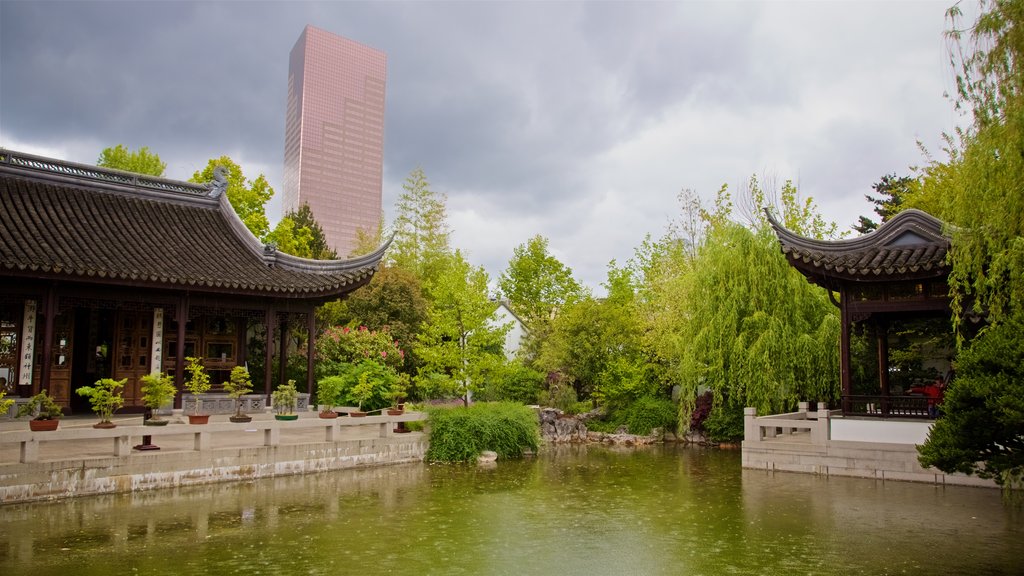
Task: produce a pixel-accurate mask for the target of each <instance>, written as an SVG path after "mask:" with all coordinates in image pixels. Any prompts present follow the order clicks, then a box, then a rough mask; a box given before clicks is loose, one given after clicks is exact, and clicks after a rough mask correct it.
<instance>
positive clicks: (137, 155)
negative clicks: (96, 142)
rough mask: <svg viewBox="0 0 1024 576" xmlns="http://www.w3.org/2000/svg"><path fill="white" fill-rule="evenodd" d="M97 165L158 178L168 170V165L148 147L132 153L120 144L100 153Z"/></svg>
mask: <svg viewBox="0 0 1024 576" xmlns="http://www.w3.org/2000/svg"><path fill="white" fill-rule="evenodd" d="M96 165H97V166H102V167H104V168H114V169H115V170H124V171H125V172H135V173H136V174H147V175H149V176H156V177H162V176H163V175H164V170H166V169H167V163H166V162H163V161H161V160H160V156H157V155H156V154H155V153H153V152H150V151H149V148H148V147H146V146H143V147H142V148H139V149H138V150H136V151H135V152H131V151H129V150H128V149H127V148H125V147H124V145H123V144H118V145H117V146H114V147H113V148H104V149H103V152H100V157H99V159H98V160H96Z"/></svg>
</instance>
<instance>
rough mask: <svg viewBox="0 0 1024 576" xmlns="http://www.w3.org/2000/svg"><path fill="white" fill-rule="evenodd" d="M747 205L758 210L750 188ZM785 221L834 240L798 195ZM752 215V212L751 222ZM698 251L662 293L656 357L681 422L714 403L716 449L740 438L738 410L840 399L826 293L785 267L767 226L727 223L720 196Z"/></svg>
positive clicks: (835, 322)
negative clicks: (666, 362)
mask: <svg viewBox="0 0 1024 576" xmlns="http://www.w3.org/2000/svg"><path fill="white" fill-rule="evenodd" d="M748 192H749V199H750V200H752V203H753V204H754V205H755V206H756V205H763V204H764V195H763V194H761V193H760V189H759V187H758V186H757V182H756V181H752V182H751V187H750V189H749V190H748ZM781 200H782V211H783V218H784V221H786V222H788V223H789V224H788V225H789V226H791V227H793V228H796V229H797V230H798V231H801V232H807V231H809V230H810V231H817V232H819V233H820V232H823V231H829V230H831V231H833V232H834V228H833V227H830V226H827V225H826V224H825V223H823V222H821V220H820V218H817V217H816V215H815V212H814V210H813V206H812V205H810V204H808V203H806V202H802V201H800V200H799V198H798V195H797V193H796V189H795V188H793V187H792V185H791V184H789V183H787V184H786V186H784V188H783V194H782V198H781ZM757 213H758V212H756V211H755V212H754V214H757ZM703 217H704V219H705V221H706V222H707V228H706V230H705V232H704V235H703V238H702V239H701V241H700V243H699V245H698V247H697V249H696V251H695V252H694V253H693V255H692V258H690V260H689V261H686V262H681V263H679V265H678V266H677V267H676V272H677V274H676V276H675V277H674V278H672V279H671V280H669V281H667V283H666V286H664V287H663V290H662V291H661V292H660V294H661V296H662V298H665V300H664V301H663V302H662V309H663V311H664V316H663V321H662V323H661V326H660V329H659V330H658V331H659V333H660V334H659V336H660V338H659V340H660V341H661V347H660V348H661V354H662V356H663V357H665V358H668V359H670V360H671V362H670V364H671V365H672V366H673V370H672V372H673V374H672V376H673V380H674V381H675V382H676V383H677V384H679V385H680V387H681V395H680V406H679V421H680V426H681V427H682V428H684V429H685V428H686V427H687V425H688V423H689V422H691V415H692V413H693V411H694V408H695V406H696V401H697V397H698V396H699V395H700V394H703V393H704V392H705V391H710V392H711V394H712V395H713V409H712V411H711V415H710V417H709V418H708V419H707V421H706V422H705V425H704V428H705V430H706V431H707V432H708V433H709V435H710V436H712V437H713V438H715V439H727V438H735V437H739V436H742V431H743V424H742V414H743V407H745V406H754V407H756V408H757V409H758V412H761V413H777V412H782V411H786V410H790V409H792V408H795V407H796V403H797V402H798V401H800V400H811V401H828V400H831V399H834V398H836V397H837V395H838V393H839V332H840V321H839V311H838V309H837V308H836V307H835V306H834V305H833V304H832V303H831V302H830V301H829V299H828V295H827V293H826V292H825V291H824V290H822V289H821V288H818V287H815V286H813V285H811V284H810V283H808V282H807V281H806V280H805V279H804V277H803V276H802V275H801V274H800V273H799V272H797V271H796V270H795V269H793V268H792V267H791V266H789V264H788V263H787V262H786V259H785V256H783V254H782V252H781V250H780V249H779V246H778V241H777V239H776V238H775V236H774V234H773V233H772V232H771V230H770V228H769V226H768V225H767V222H766V221H765V220H764V219H763V218H761V217H757V216H753V221H752V222H751V223H749V226H748V225H743V224H740V223H737V222H735V221H734V220H733V219H732V203H731V202H730V201H729V198H728V191H727V190H726V189H724V188H723V190H722V191H721V192H720V194H719V198H718V201H717V202H716V209H715V210H714V212H711V213H708V212H705V213H704V215H703Z"/></svg>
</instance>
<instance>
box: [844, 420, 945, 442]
mask: <svg viewBox="0 0 1024 576" xmlns="http://www.w3.org/2000/svg"><path fill="white" fill-rule="evenodd" d="M831 423H832V440H842V441H847V442H880V443H883V444H924V441H925V439H926V438H927V437H928V431H929V430H931V428H932V422H931V421H921V422H896V421H892V420H852V419H847V418H832V419H831Z"/></svg>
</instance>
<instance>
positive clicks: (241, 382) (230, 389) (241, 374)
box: [224, 366, 252, 399]
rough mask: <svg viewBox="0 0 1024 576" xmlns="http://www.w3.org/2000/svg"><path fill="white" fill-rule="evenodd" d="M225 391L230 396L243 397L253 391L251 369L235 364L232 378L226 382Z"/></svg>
mask: <svg viewBox="0 0 1024 576" xmlns="http://www.w3.org/2000/svg"><path fill="white" fill-rule="evenodd" d="M224 391H225V392H227V393H228V397H230V398H236V399H237V398H241V397H242V396H244V395H246V394H250V393H251V392H252V378H250V377H249V370H248V369H246V367H245V366H235V367H234V368H232V369H231V376H230V379H229V380H228V381H227V382H225V383H224Z"/></svg>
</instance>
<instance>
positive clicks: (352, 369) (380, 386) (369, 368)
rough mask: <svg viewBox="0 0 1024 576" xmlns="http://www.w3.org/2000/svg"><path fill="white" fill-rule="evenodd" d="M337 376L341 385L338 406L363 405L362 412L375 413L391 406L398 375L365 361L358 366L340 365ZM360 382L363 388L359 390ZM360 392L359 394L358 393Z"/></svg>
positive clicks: (357, 364) (379, 365)
mask: <svg viewBox="0 0 1024 576" xmlns="http://www.w3.org/2000/svg"><path fill="white" fill-rule="evenodd" d="M334 368H335V370H336V372H335V375H336V376H337V377H338V378H340V379H341V380H342V382H340V383H339V386H338V387H339V389H338V396H337V397H336V398H337V401H336V404H342V405H346V406H359V405H360V404H361V405H362V410H364V411H367V412H374V411H376V410H380V409H382V408H387V407H388V406H391V388H392V385H393V384H394V383H395V381H396V380H398V373H397V372H395V371H394V370H392V369H391V368H388V367H386V366H383V365H381V364H380V363H378V362H376V361H374V360H363V361H361V362H359V363H356V364H338V365H336V366H335V367H334ZM360 382H363V387H362V388H360V389H359V390H357V388H359V385H360ZM357 392H358V393H357Z"/></svg>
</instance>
